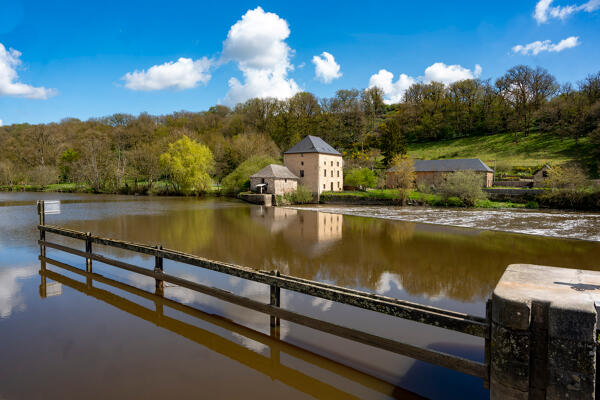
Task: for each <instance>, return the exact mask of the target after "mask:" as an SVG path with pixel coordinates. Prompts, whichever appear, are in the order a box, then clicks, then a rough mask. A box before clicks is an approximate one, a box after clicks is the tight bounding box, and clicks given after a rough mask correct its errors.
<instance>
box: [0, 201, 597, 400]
mask: <svg viewBox="0 0 600 400" xmlns="http://www.w3.org/2000/svg"><path fill="white" fill-rule="evenodd" d="M40 198H45V199H61V200H63V204H62V213H61V214H60V215H50V216H48V217H47V223H49V224H56V225H60V226H63V227H68V228H72V229H77V230H81V231H90V232H93V233H96V234H100V235H104V236H108V237H114V238H119V239H124V240H129V241H136V242H144V243H149V244H159V243H160V244H162V245H163V246H165V247H169V248H172V249H178V250H181V251H185V252H189V253H193V254H197V255H201V256H204V257H207V258H211V259H215V260H220V261H226V262H232V263H237V264H241V265H245V266H250V267H255V268H259V269H268V270H271V269H279V270H281V271H282V272H284V273H286V274H291V275H295V276H299V277H302V278H308V279H314V280H320V281H325V282H330V283H334V284H337V285H343V286H347V287H352V288H358V289H362V290H368V291H373V292H377V293H381V294H385V295H387V296H392V297H397V298H400V299H407V300H411V301H416V302H420V303H424V304H431V305H435V306H437V307H442V308H447V309H451V310H457V311H461V312H467V313H470V314H476V315H483V314H484V303H485V300H486V299H487V297H488V296H489V295H490V293H491V291H492V290H493V288H494V286H495V285H496V282H497V281H498V279H499V278H500V276H501V275H502V273H503V271H504V269H505V268H506V266H507V265H508V264H511V263H532V264H543V265H553V266H562V267H574V268H583V269H593V270H600V243H599V242H595V241H586V240H573V239H566V238H558V237H545V236H539V235H538V236H534V235H524V234H518V233H507V232H499V231H490V230H485V229H481V227H478V228H465V227H454V226H444V225H438V224H430V223H421V222H406V221H401V220H398V219H399V218H389V214H390V213H392V214H394V213H395V214H394V215H396V216H397V214H398V211H397V210H396V211H394V212H392V211H390V210H387V211H381V210H374V212H373V213H371V214H365V215H376V216H378V217H381V215H377V213H380V214H381V213H384V214H386V216H387V217H384V218H373V217H369V216H359V215H344V211H343V210H336V209H327V208H324V209H310V210H306V209H290V208H263V207H260V206H254V205H249V204H245V203H242V202H238V201H233V200H219V199H205V200H202V199H187V198H146V197H144V198H141V197H125V196H103V195H67V194H65V195H58V194H39V193H19V194H12V193H11V194H8V193H4V194H2V193H0V354H1V360H2V361H1V362H0V399H3V400H4V399H7V400H8V399H38V398H39V399H65V398H98V399H100V398H148V399H150V398H162V399H164V398H180V399H185V398H199V397H200V398H223V399H233V398H250V399H254V398H261V399H265V398H285V399H286V400H290V399H299V398H322V399H335V398H340V399H342V398H343V399H350V398H366V399H387V398H419V396H422V397H427V398H440V399H441V398H444V399H446V398H461V399H462V398H469V399H477V398H487V397H489V394H488V392H487V391H486V390H485V389H483V387H482V382H481V380H479V379H477V378H473V377H470V376H466V375H463V374H460V373H457V372H454V371H450V370H446V369H444V368H440V367H435V366H432V365H429V364H426V363H423V362H419V361H415V360H412V359H409V358H406V357H402V356H398V355H395V354H391V353H387V352H385V351H382V350H376V349H373V348H370V347H368V346H364V345H360V344H356V343H353V342H350V341H347V340H344V339H340V338H337V337H334V336H330V335H327V334H325V333H319V332H316V331H313V330H311V329H309V328H306V327H302V326H298V325H295V324H293V323H288V322H286V321H282V322H281V323H282V326H281V330H280V339H276V338H273V337H271V336H269V331H270V329H269V317H268V316H266V315H264V314H260V313H257V312H254V311H249V310H247V309H243V308H241V307H238V306H234V305H231V304H229V303H225V302H221V301H219V300H216V299H214V298H210V297H207V296H205V295H201V294H198V293H196V292H193V291H190V290H187V289H184V288H181V287H175V286H167V287H166V289H165V297H166V298H167V299H165V300H162V301H159V300H156V298H153V297H152V296H149V297H140V296H137V295H135V293H132V292H133V291H132V290H129V289H127V288H125V287H123V286H120V285H119V284H118V282H123V283H126V284H128V285H132V286H135V287H138V288H141V289H144V290H149V291H152V290H153V288H154V281H153V280H152V279H149V278H146V277H140V276H138V275H135V274H133V273H130V272H128V271H123V270H120V269H117V268H114V267H110V266H105V265H102V264H100V263H95V264H94V272H97V273H99V274H102V275H103V276H104V277H105V278H106V279H102V280H98V281H94V283H93V288H90V287H87V286H86V285H85V279H84V278H83V279H82V278H81V277H80V276H78V275H76V274H73V273H72V272H69V271H67V270H65V269H62V268H58V267H56V266H53V265H51V264H47V268H48V270H50V271H51V272H50V273H49V274H51V276H50V275H48V277H47V278H46V291H45V293H44V294H45V295H46V297H45V298H44V297H42V296H41V294H42V293H41V291H40V284H41V282H42V277H41V276H40V274H39V273H40V262H39V260H38V255H39V248H38V246H37V244H36V239H37V235H38V233H37V230H36V229H35V226H36V223H37V215H36V212H35V207H34V203H35V200H37V199H40ZM359 212H360V211H359ZM411 212H413V211H411ZM415 212H416V211H415ZM422 212H423V213H430V212H431V211H427V210H422ZM345 213H346V214H348V213H349V212H348V211H347V210H346V211H345ZM354 213H355V214H357V213H358V212H356V211H355V212H354ZM425 215H426V214H423V216H425ZM514 215H515V214H513V218H514V221H515V224H518V223H519V221H521V220H522V218H521V219H519V217H518V215H517V216H516V217H515V216H514ZM590 215H591V216H590ZM575 217H576V219H577V220H578V221H583V222H582V223H581V224H580V226H582V228H581V229H582V231H585V232H589V229H592V230H593V229H597V226H596V228H594V226H595V225H596V224H595V220H594V218H596V217H595V216H594V214H589V215H588V214H580V215H575ZM415 218H416V217H415ZM427 218H429V219H430V220H428V221H427V222H442V223H443V222H444V221H443V218H442V217H439V219H438V220H436V219H435V218H433V217H427ZM452 218H458V221H460V215H453V216H452ZM464 218H465V220H468V219H469V218H470V219H473V217H472V216H469V215H467V214H465V217H464ZM536 218H538V219H540V218H543V217H541V216H538V217H536ZM552 218H556V216H555V217H549V218H548V219H546V223H545V225H544V223H543V221H542V223H541V226H547V227H548V228H549V229H550V230H547V231H544V232H542V233H543V234H546V235H556V232H554V233H553V232H551V228H552V221H553V220H552ZM446 222H447V221H446ZM457 224H458V223H457ZM590 226H591V228H590ZM483 227H485V225H483ZM536 229H537V228H536ZM569 229H570V235H573V234H574V233H573V229H572V228H569ZM48 239H49V240H51V241H56V242H61V243H63V242H64V243H69V244H73V245H75V246H77V248H80V247H81V243H77V242H69V241H68V240H66V239H65V240H60V238H56V237H55V236H52V235H50V234H49V236H48ZM98 251H99V252H101V253H102V254H106V255H109V256H112V257H115V258H118V259H121V260H124V261H127V262H129V263H133V264H136V265H140V266H144V267H151V266H153V261H154V260H153V259H151V258H149V257H142V256H139V255H134V254H133V253H129V252H126V251H121V250H114V249H105V248H100V246H98ZM47 252H48V254H47V256H48V257H50V258H53V259H56V260H59V261H61V262H64V263H67V264H69V265H72V266H75V267H78V268H83V269H85V261H84V260H82V259H81V258H78V257H76V256H71V255H68V254H66V253H61V252H58V251H56V250H52V249H48V251H47ZM165 270H166V271H167V272H168V273H171V274H174V275H179V276H181V277H185V278H187V279H191V280H195V281H197V282H202V283H204V284H208V285H211V286H216V287H221V288H224V289H227V290H230V291H232V292H235V293H237V294H241V295H244V296H248V297H250V298H253V299H256V300H261V301H264V302H268V295H269V294H268V288H267V287H266V286H264V285H261V284H257V283H252V282H247V281H243V280H240V279H237V278H232V277H229V276H227V275H221V274H218V273H214V272H209V271H204V270H201V269H198V268H194V267H190V266H183V265H178V264H176V263H172V262H169V261H165ZM57 274H59V275H57ZM82 282H83V284H82ZM115 282H117V283H115ZM281 302H282V306H283V307H286V308H288V309H291V310H294V311H298V312H300V313H303V314H306V315H310V316H313V317H318V318H321V319H324V320H327V321H330V322H334V323H338V324H341V325H345V326H349V327H352V328H356V329H361V330H364V331H367V332H369V333H374V334H377V335H380V336H384V337H389V338H393V339H396V340H400V341H404V342H408V343H411V344H414V345H419V346H423V347H427V348H431V349H436V350H441V351H445V352H448V353H452V354H456V355H460V356H463V357H466V358H470V359H473V360H477V361H482V360H483V341H482V340H481V339H479V338H475V337H472V336H468V335H463V334H459V333H456V332H452V331H446V330H443V329H438V328H434V327H430V326H425V325H421V324H418V323H414V322H410V321H404V320H400V319H397V318H393V317H388V316H384V315H380V314H377V313H372V312H368V311H365V310H360V309H356V308H353V307H351V306H346V305H341V304H335V303H332V302H329V301H326V300H322V299H315V298H311V297H308V296H304V295H301V294H297V293H293V292H288V291H284V290H282V299H281ZM157 310H162V311H161V312H159V311H157Z"/></svg>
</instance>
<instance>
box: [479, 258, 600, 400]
mask: <svg viewBox="0 0 600 400" xmlns="http://www.w3.org/2000/svg"><path fill="white" fill-rule="evenodd" d="M598 289H600V272H597V271H584V270H574V269H567V268H555V267H545V266H540V265H529V264H515V265H509V266H508V268H507V269H506V271H505V272H504V275H502V278H501V279H500V282H499V283H498V285H497V286H496V288H495V289H494V293H493V295H492V320H491V352H490V397H491V399H492V400H493V399H540V398H542V399H566V398H569V399H571V398H572V399H593V398H594V396H595V386H596V384H597V382H596V369H597V368H596V348H597V345H596V341H597V337H596V327H597V319H598V317H597V311H596V308H595V305H594V299H595V298H597V294H595V292H596V291H597V290H598Z"/></svg>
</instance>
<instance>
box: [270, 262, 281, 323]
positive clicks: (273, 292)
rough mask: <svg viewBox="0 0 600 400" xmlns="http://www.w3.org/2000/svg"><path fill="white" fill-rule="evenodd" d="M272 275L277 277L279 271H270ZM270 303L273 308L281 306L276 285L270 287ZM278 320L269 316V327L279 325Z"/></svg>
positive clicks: (279, 293) (279, 289)
mask: <svg viewBox="0 0 600 400" xmlns="http://www.w3.org/2000/svg"><path fill="white" fill-rule="evenodd" d="M271 274H272V275H275V276H279V271H271ZM270 297H271V302H270V304H271V305H272V306H275V307H279V306H280V305H281V301H280V300H281V288H280V287H279V286H277V285H271V296H270ZM280 323H281V322H280V320H279V318H277V317H275V316H274V315H271V327H276V326H279V325H280Z"/></svg>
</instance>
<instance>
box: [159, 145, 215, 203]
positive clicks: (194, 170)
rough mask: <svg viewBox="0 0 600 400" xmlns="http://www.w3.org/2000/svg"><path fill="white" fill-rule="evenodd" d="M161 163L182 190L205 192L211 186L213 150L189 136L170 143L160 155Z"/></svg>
mask: <svg viewBox="0 0 600 400" xmlns="http://www.w3.org/2000/svg"><path fill="white" fill-rule="evenodd" d="M160 164H161V166H162V167H163V168H164V170H165V172H166V174H167V175H168V176H169V177H170V179H171V181H172V183H173V184H174V185H175V187H176V189H177V190H178V191H180V192H183V193H189V192H204V191H207V190H208V189H209V187H210V184H211V182H212V180H211V178H210V173H211V172H212V170H213V168H214V159H213V155H212V152H211V151H210V149H209V148H208V147H207V146H206V145H203V144H200V143H198V142H195V141H193V140H191V139H190V138H189V137H187V136H183V137H182V138H181V139H179V140H177V141H176V142H174V143H170V144H169V149H168V150H167V151H166V152H165V153H163V154H162V155H161V156H160Z"/></svg>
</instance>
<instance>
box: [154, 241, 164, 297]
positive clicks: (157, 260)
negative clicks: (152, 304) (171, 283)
mask: <svg viewBox="0 0 600 400" xmlns="http://www.w3.org/2000/svg"><path fill="white" fill-rule="evenodd" d="M156 250H157V251H156V255H155V257H154V274H155V275H156V274H160V275H162V273H163V257H162V255H160V250H162V245H160V244H159V245H158V246H156ZM155 280H156V294H157V295H159V296H163V295H164V294H165V281H163V280H162V279H159V278H155Z"/></svg>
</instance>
